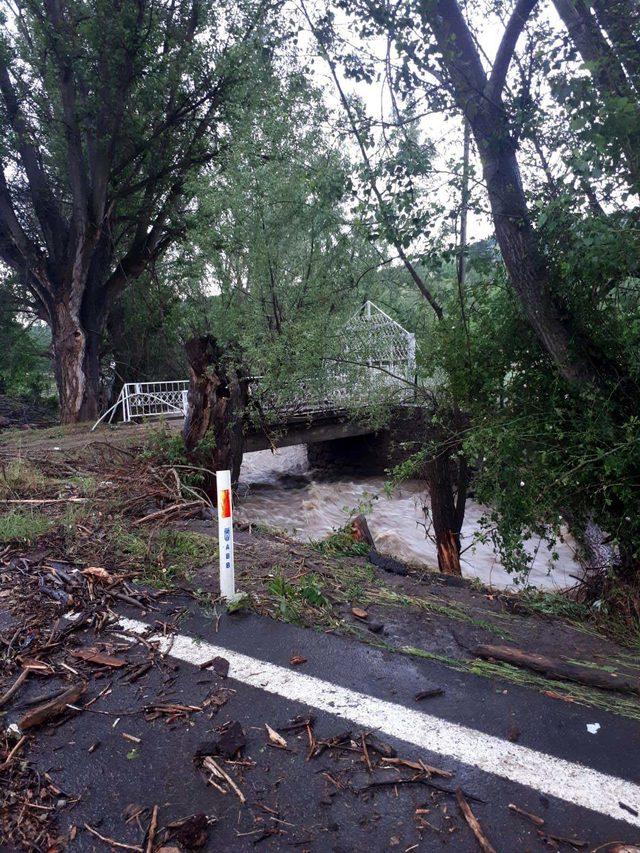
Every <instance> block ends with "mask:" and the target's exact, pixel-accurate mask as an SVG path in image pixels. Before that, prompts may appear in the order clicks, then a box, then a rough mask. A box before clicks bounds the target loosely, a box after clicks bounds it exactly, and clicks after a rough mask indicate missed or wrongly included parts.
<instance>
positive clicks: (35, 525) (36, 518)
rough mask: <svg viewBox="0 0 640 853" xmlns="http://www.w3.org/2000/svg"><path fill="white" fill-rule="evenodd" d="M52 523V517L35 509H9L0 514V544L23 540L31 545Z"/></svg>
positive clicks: (53, 521) (53, 522)
mask: <svg viewBox="0 0 640 853" xmlns="http://www.w3.org/2000/svg"><path fill="white" fill-rule="evenodd" d="M54 524H55V520H54V519H51V518H49V517H48V516H46V515H43V514H42V513H41V512H37V511H36V510H10V511H9V512H8V513H5V514H4V515H1V516H0V544H1V545H6V544H8V543H9V542H23V543H25V544H28V545H31V544H33V543H34V542H35V541H36V540H37V539H39V537H40V536H42V535H43V534H45V533H47V532H48V531H49V530H50V529H51V528H52V527H53V525H54Z"/></svg>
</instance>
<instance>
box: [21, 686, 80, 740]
mask: <svg viewBox="0 0 640 853" xmlns="http://www.w3.org/2000/svg"><path fill="white" fill-rule="evenodd" d="M86 689H87V685H86V684H75V685H73V686H72V687H69V689H68V690H65V691H64V693H61V694H60V696H58V697H56V698H55V699H51V700H50V701H49V702H45V703H44V705H40V706H39V707H38V708H34V709H33V711H29V712H27V713H26V714H25V715H24V717H23V718H22V719H21V720H20V722H19V723H18V725H19V727H20V729H21V730H22V731H26V730H27V729H32V728H33V727H34V726H39V725H42V723H46V722H47V720H51V719H53V718H54V717H59V716H60V714H62V713H64V711H66V710H67V705H70V704H72V703H73V702H77V701H78V699H79V698H80V697H81V696H82V694H83V693H84V692H85V690H86Z"/></svg>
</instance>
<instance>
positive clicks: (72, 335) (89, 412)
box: [51, 300, 100, 424]
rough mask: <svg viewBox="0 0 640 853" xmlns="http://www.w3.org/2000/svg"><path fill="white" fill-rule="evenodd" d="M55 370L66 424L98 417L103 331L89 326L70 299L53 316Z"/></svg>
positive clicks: (55, 310)
mask: <svg viewBox="0 0 640 853" xmlns="http://www.w3.org/2000/svg"><path fill="white" fill-rule="evenodd" d="M51 331H52V339H53V357H54V372H55V376H56V384H57V386H58V396H59V400H60V421H61V423H63V424H71V423H76V422H77V421H90V420H96V418H97V417H98V410H99V405H100V331H99V329H95V328H94V329H91V330H86V329H84V328H83V324H82V322H81V321H80V318H79V312H78V310H77V309H75V308H74V307H73V306H72V305H70V303H69V301H66V300H64V301H61V302H59V303H57V304H56V306H55V309H54V314H53V317H52V319H51Z"/></svg>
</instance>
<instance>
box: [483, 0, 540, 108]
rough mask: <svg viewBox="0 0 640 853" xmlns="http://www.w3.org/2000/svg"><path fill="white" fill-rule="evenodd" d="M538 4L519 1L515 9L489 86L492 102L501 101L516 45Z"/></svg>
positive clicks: (533, 0)
mask: <svg viewBox="0 0 640 853" xmlns="http://www.w3.org/2000/svg"><path fill="white" fill-rule="evenodd" d="M537 2H538V0H518V2H517V3H516V5H515V6H514V8H513V11H512V13H511V16H510V18H509V20H508V21H507V26H506V27H505V30H504V33H503V34H502V39H501V41H500V45H499V47H498V51H497V53H496V58H495V60H494V62H493V68H492V69H491V76H490V77H489V82H488V84H487V89H486V95H487V98H489V100H490V101H498V100H499V99H500V96H501V94H502V90H503V89H504V84H505V82H506V79H507V73H508V71H509V65H510V64H511V59H512V57H513V52H514V51H515V49H516V44H517V43H518V39H519V38H520V35H521V34H522V31H523V30H524V28H525V25H526V23H527V21H528V19H529V16H530V15H531V13H532V12H533V10H534V8H535V6H536V4H537Z"/></svg>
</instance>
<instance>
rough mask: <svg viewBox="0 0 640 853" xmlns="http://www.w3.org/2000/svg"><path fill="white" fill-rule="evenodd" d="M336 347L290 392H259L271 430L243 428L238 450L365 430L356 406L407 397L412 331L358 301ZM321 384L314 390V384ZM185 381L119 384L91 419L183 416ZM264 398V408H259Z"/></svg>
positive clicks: (255, 385) (403, 401) (255, 390)
mask: <svg viewBox="0 0 640 853" xmlns="http://www.w3.org/2000/svg"><path fill="white" fill-rule="evenodd" d="M338 339H339V340H340V341H341V344H342V351H341V353H340V354H339V355H338V356H336V357H333V358H328V359H327V361H326V365H325V368H324V375H323V376H322V377H321V381H320V382H319V381H318V379H317V378H316V379H315V380H314V381H313V382H309V383H306V382H304V381H302V382H301V383H300V387H299V388H298V389H297V391H296V393H295V395H293V396H292V395H289V396H286V397H280V398H272V399H269V400H266V401H265V399H264V397H261V404H262V406H263V409H265V408H266V409H268V414H269V415H270V418H269V423H270V426H271V425H272V426H273V435H272V436H267V435H266V434H265V431H264V430H263V429H261V430H258V429H255V430H251V431H250V432H249V433H248V434H247V436H246V439H245V451H246V452H250V451H253V450H264V449H267V448H269V447H273V446H274V444H275V445H277V446H279V447H286V446H290V445H294V444H314V443H316V442H327V441H336V440H339V439H346V438H351V437H356V436H361V435H367V434H370V433H371V432H372V428H371V427H370V426H367V425H365V424H362V423H358V420H357V415H358V411H363V410H365V409H366V408H368V407H370V405H371V403H372V402H373V401H375V400H376V399H384V401H385V403H386V404H391V405H396V406H402V405H407V404H409V403H411V402H413V400H414V394H415V385H414V383H415V376H416V343H415V335H413V334H412V333H411V332H409V331H407V330H406V329H404V328H403V327H402V326H401V325H400V324H399V323H397V322H396V321H395V320H394V319H393V318H391V317H390V316H389V315H388V314H386V313H385V312H384V311H382V309H380V308H379V307H378V306H377V305H374V303H373V302H370V301H367V302H365V304H364V305H363V306H362V307H361V308H360V309H359V310H358V311H357V312H356V313H355V314H354V315H353V316H352V317H351V318H350V319H349V320H348V321H347V322H346V323H345V324H344V326H343V329H342V330H339V334H338ZM319 387H321V389H322V390H321V391H319V390H317V389H318V388H319ZM188 391H189V380H188V379H184V380H182V379H179V380H159V381H154V382H127V383H125V385H123V387H122V390H121V392H120V395H119V396H118V399H117V400H116V402H115V404H114V405H113V406H111V408H110V409H108V410H107V411H106V412H105V413H104V414H103V415H102V416H101V417H100V419H99V420H98V421H97V422H96V423H95V424H94V426H93V429H95V428H96V426H97V425H98V424H99V423H100V422H101V421H104V420H107V419H108V422H109V423H111V422H112V421H113V420H114V418H115V417H116V416H117V414H118V413H120V416H121V419H122V421H123V422H124V423H130V422H132V421H134V422H135V421H142V420H145V419H149V418H161V417H164V418H184V417H185V416H186V413H187V407H188ZM250 393H251V394H252V395H253V396H256V397H260V378H259V377H255V378H253V379H252V380H251V383H250ZM265 402H266V404H267V405H266V406H265Z"/></svg>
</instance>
